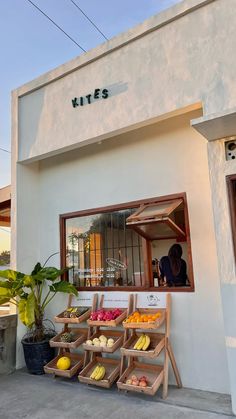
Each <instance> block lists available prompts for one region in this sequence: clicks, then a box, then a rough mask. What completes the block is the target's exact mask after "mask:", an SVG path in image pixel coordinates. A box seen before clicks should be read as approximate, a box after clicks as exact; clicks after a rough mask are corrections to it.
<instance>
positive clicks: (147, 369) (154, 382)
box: [117, 361, 164, 396]
mask: <svg viewBox="0 0 236 419" xmlns="http://www.w3.org/2000/svg"><path fill="white" fill-rule="evenodd" d="M132 375H136V376H137V377H138V378H141V377H142V376H145V377H147V382H148V385H147V387H140V386H134V385H132V384H126V381H127V380H128V379H131V377H132ZM163 377H164V372H163V366H160V365H150V364H143V363H140V362H136V361H134V362H133V363H132V364H131V365H130V366H129V367H128V368H127V369H126V370H125V371H124V373H123V374H122V376H121V377H120V378H119V380H118V381H117V387H118V388H119V389H121V390H127V391H136V392H138V393H145V394H149V395H150V396H153V395H154V394H155V393H156V392H157V390H158V388H159V387H160V385H161V384H162V382H163Z"/></svg>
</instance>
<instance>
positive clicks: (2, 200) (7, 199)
mask: <svg viewBox="0 0 236 419" xmlns="http://www.w3.org/2000/svg"><path fill="white" fill-rule="evenodd" d="M10 225H11V186H10V185H8V186H5V188H1V189H0V227H10Z"/></svg>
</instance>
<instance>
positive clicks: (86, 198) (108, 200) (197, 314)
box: [18, 112, 229, 393]
mask: <svg viewBox="0 0 236 419" xmlns="http://www.w3.org/2000/svg"><path fill="white" fill-rule="evenodd" d="M198 115H199V112H198V113H196V112H195V113H191V114H186V115H185V116H182V117H178V118H174V119H169V120H168V121H164V122H162V123H160V124H155V125H152V126H149V127H146V128H142V129H139V130H136V131H133V132H131V133H129V134H125V135H123V136H122V137H120V138H117V137H116V138H113V139H111V140H110V141H109V142H106V143H103V144H100V145H99V144H95V145H93V146H88V147H86V148H84V149H80V150H77V151H73V152H69V153H66V154H63V155H61V156H57V157H53V158H50V159H47V160H44V161H42V162H40V163H39V173H38V190H37V189H36V191H35V193H36V194H38V196H39V197H40V199H39V201H38V213H37V215H36V217H35V218H34V222H33V221H31V223H30V225H31V224H33V225H37V226H38V240H37V245H36V243H35V244H34V245H33V244H32V237H30V239H28V238H25V237H21V236H20V235H18V248H19V249H20V250H19V251H20V253H21V254H22V255H27V254H29V252H30V251H31V248H32V247H33V248H35V247H37V250H38V255H37V256H39V259H40V260H41V261H44V260H45V259H46V258H47V256H48V255H49V254H51V253H53V252H56V251H58V250H59V219H58V217H59V214H60V213H65V212H69V211H76V210H82V209H86V208H94V207H99V206H105V205H111V204H116V203H121V202H127V201H132V200H136V199H143V198H147V197H154V196H161V195H167V194H172V193H177V192H183V191H186V193H187V199H188V206H189V219H190V229H191V239H192V254H193V267H194V276H195V287H196V291H195V292H194V293H176V294H175V293H173V316H172V327H171V332H172V333H171V335H172V343H173V347H174V351H175V354H176V358H177V362H178V365H179V368H180V372H181V376H182V379H183V384H184V386H187V387H193V388H200V389H205V390H211V391H219V392H226V393H227V392H229V383H228V371H227V364H226V352H225V344H224V332H223V323H222V313H221V308H220V297H219V280H218V273H217V260H216V249H215V244H214V233H213V220H212V208H211V201H210V185H209V178H208V163H207V144H206V141H205V140H203V138H202V137H201V136H200V135H199V134H197V133H196V132H194V130H193V129H192V128H190V127H189V120H190V119H192V118H193V117H197V116H198ZM173 150H174V152H173ZM31 193H32V190H31ZM22 194H23V195H21V197H19V198H18V202H19V206H21V205H22V202H21V201H22V200H23V197H24V194H26V190H25V191H23V190H22ZM32 199H33V200H34V195H33V196H32ZM22 209H23V208H22ZM22 209H21V211H20V214H21V218H22V222H23V223H24V222H26V215H27V214H24V211H23V210H22ZM31 234H32V233H30V235H31ZM32 259H33V255H32ZM52 262H53V263H55V264H58V265H59V256H58V257H57V256H56V257H55V258H54V260H53V261H52ZM32 263H33V262H32ZM19 264H20V265H21V266H22V268H25V266H27V267H28V265H27V261H25V262H24V263H22V261H21V260H19ZM65 304H66V298H65V297H64V296H62V297H59V298H57V299H56V301H55V303H54V304H52V305H51V307H50V308H49V311H48V313H47V314H48V316H49V317H51V318H52V317H53V315H55V314H57V313H59V312H60V311H62V309H63V308H64V306H65ZM19 365H20V364H19Z"/></svg>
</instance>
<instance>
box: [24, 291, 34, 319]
mask: <svg viewBox="0 0 236 419" xmlns="http://www.w3.org/2000/svg"><path fill="white" fill-rule="evenodd" d="M34 321H35V296H34V293H33V292H31V293H30V294H29V296H28V298H27V300H26V326H32V324H33V323H34Z"/></svg>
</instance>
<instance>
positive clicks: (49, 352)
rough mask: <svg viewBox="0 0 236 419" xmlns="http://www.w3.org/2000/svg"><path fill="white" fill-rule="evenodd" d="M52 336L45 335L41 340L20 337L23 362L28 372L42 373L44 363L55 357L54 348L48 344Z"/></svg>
mask: <svg viewBox="0 0 236 419" xmlns="http://www.w3.org/2000/svg"><path fill="white" fill-rule="evenodd" d="M51 337H52V336H47V337H45V340H43V341H42V342H32V341H30V339H27V338H26V339H22V341H21V343H22V345H23V350H24V356H25V363H26V366H27V368H28V371H29V372H30V374H37V375H40V374H44V369H43V367H44V365H46V364H47V363H48V362H49V361H51V360H52V359H53V358H54V357H55V349H54V348H51V347H50V345H49V340H50V339H51Z"/></svg>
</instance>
